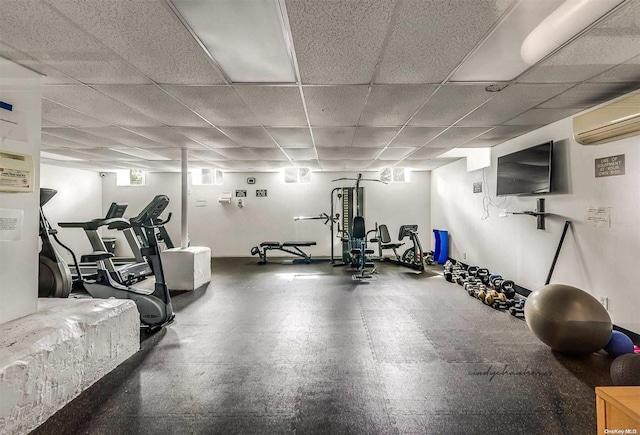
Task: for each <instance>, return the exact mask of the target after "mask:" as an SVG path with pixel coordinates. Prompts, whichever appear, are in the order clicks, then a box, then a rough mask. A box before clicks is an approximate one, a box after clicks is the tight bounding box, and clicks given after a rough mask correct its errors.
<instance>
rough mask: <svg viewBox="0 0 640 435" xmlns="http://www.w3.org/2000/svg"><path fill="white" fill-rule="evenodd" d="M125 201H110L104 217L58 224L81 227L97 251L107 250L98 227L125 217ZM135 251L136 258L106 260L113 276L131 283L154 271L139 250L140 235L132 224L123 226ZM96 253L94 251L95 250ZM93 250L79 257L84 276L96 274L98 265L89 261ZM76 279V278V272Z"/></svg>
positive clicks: (67, 226)
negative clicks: (137, 234) (129, 226)
mask: <svg viewBox="0 0 640 435" xmlns="http://www.w3.org/2000/svg"><path fill="white" fill-rule="evenodd" d="M127 206H128V204H126V203H117V202H113V203H111V206H110V207H109V210H108V211H107V214H106V215H105V217H104V218H99V219H93V220H90V221H87V222H59V223H58V225H59V226H60V227H61V228H82V229H83V230H84V231H85V234H86V235H87V238H88V239H89V243H91V248H92V249H93V251H94V253H95V252H107V248H106V246H105V243H104V240H103V239H102V237H101V236H100V234H99V233H98V229H99V228H101V227H103V226H107V227H109V224H110V223H112V222H114V220H115V219H122V218H123V216H124V212H125V211H126V209H127ZM121 231H123V232H124V235H125V237H126V239H127V242H128V243H129V246H130V247H131V250H132V251H133V254H134V257H135V258H133V259H132V258H124V257H121V258H118V257H113V258H111V259H110V260H111V261H109V262H107V269H108V271H109V273H110V274H111V276H112V277H113V279H115V280H116V281H117V282H119V283H122V284H123V285H131V284H134V283H136V282H138V281H142V280H144V279H145V278H146V277H147V276H149V275H152V274H153V272H152V270H151V266H150V265H149V263H148V262H147V261H146V259H145V258H144V256H143V255H142V253H141V250H140V244H141V242H140V241H139V239H138V237H137V236H136V234H134V232H133V230H132V229H131V228H125V229H123V230H121ZM92 254H93V253H92ZM92 254H87V255H83V256H81V257H80V271H81V273H82V276H83V278H89V279H92V278H95V276H96V274H97V271H98V267H97V265H96V263H95V262H88V261H86V260H87V259H88V258H89V257H91V256H92ZM73 279H74V280H76V279H77V274H74V276H73Z"/></svg>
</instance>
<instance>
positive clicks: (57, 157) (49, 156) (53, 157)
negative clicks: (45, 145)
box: [40, 151, 83, 162]
mask: <svg viewBox="0 0 640 435" xmlns="http://www.w3.org/2000/svg"><path fill="white" fill-rule="evenodd" d="M40 157H44V158H45V159H51V160H61V161H64V162H82V161H83V160H82V159H76V158H75V157H69V156H63V155H62V154H54V153H49V152H47V151H40Z"/></svg>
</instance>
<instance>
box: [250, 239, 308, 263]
mask: <svg viewBox="0 0 640 435" xmlns="http://www.w3.org/2000/svg"><path fill="white" fill-rule="evenodd" d="M315 244H316V242H282V243H280V242H262V243H260V246H254V247H253V248H251V255H256V254H258V255H259V256H260V264H265V263H266V262H267V251H268V250H270V249H277V250H279V251H284V252H288V253H289V254H293V255H295V256H297V257H301V259H299V260H293V262H294V263H311V256H310V255H309V254H307V253H306V252H304V251H303V250H302V249H300V247H301V246H303V247H304V246H314V245H315Z"/></svg>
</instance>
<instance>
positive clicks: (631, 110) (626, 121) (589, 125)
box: [573, 93, 640, 145]
mask: <svg viewBox="0 0 640 435" xmlns="http://www.w3.org/2000/svg"><path fill="white" fill-rule="evenodd" d="M636 135H640V93H639V94H635V95H632V96H630V97H627V98H624V99H622V100H620V101H616V102H615V103H611V104H608V105H606V106H603V107H601V108H599V109H596V110H592V111H591V112H587V113H585V114H583V115H579V116H576V117H575V118H573V138H574V139H575V140H576V142H578V143H580V144H582V145H600V144H603V143H607V142H612V141H614V140H620V139H624V138H625V137H631V136H636Z"/></svg>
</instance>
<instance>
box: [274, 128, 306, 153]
mask: <svg viewBox="0 0 640 435" xmlns="http://www.w3.org/2000/svg"><path fill="white" fill-rule="evenodd" d="M267 131H268V132H269V134H270V135H271V136H272V137H273V138H274V139H275V140H276V142H278V144H279V145H280V146H281V147H283V148H309V147H313V142H312V141H311V133H309V127H297V128H296V127H292V128H284V127H281V128H273V127H271V128H267Z"/></svg>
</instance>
